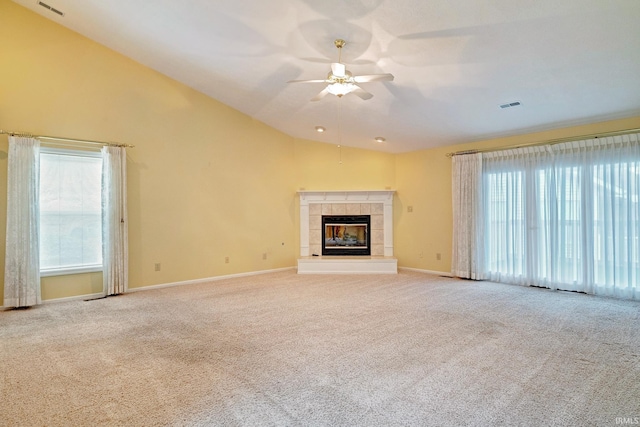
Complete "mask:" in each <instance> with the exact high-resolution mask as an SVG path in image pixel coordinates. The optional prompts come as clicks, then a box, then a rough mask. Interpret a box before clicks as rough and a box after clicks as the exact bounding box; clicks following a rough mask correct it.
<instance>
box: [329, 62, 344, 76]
mask: <svg viewBox="0 0 640 427" xmlns="http://www.w3.org/2000/svg"><path fill="white" fill-rule="evenodd" d="M331 73H332V74H333V75H334V76H336V77H344V76H345V74H346V73H347V67H345V65H344V64H341V63H339V62H332V63H331Z"/></svg>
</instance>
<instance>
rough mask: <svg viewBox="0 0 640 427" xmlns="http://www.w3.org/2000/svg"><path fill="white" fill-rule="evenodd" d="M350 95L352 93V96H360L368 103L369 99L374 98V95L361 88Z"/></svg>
mask: <svg viewBox="0 0 640 427" xmlns="http://www.w3.org/2000/svg"><path fill="white" fill-rule="evenodd" d="M349 93H352V94H354V95H356V96H358V97H359V98H361V99H364V100H365V101H366V100H367V99H371V98H373V95H372V94H370V93H369V92H367V91H366V90H364V89H362V88H360V87H359V88H357V89H354V90H352V91H351V92H349Z"/></svg>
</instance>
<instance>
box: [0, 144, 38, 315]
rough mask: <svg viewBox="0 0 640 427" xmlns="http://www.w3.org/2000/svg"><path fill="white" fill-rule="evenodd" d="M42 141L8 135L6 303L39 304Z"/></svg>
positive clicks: (15, 304) (22, 305) (16, 305)
mask: <svg viewBox="0 0 640 427" xmlns="http://www.w3.org/2000/svg"><path fill="white" fill-rule="evenodd" d="M39 164H40V142H39V141H38V140H36V139H33V138H23V137H13V136H10V137H9V155H8V171H7V241H6V254H5V269H4V306H5V307H27V306H31V305H35V304H39V303H40V301H41V297H40V248H39V234H40V233H39V229H40V218H39V216H40V215H39V193H40V189H39V186H40V166H39Z"/></svg>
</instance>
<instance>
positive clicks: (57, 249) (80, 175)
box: [40, 153, 102, 270]
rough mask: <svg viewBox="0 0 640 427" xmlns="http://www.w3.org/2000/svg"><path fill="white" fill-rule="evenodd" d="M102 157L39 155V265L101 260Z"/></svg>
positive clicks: (79, 264)
mask: <svg viewBox="0 0 640 427" xmlns="http://www.w3.org/2000/svg"><path fill="white" fill-rule="evenodd" d="M101 169H102V159H101V158H99V157H84V156H79V155H67V154H51V153H42V154H41V155H40V268H41V269H45V270H46V269H59V268H74V267H83V266H95V265H101V264H102V232H101V230H102V225H101Z"/></svg>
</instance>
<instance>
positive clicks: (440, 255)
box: [436, 252, 442, 261]
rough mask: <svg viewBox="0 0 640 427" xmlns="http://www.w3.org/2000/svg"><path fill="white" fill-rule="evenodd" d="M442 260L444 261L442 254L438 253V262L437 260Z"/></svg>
mask: <svg viewBox="0 0 640 427" xmlns="http://www.w3.org/2000/svg"><path fill="white" fill-rule="evenodd" d="M441 259H442V254H440V252H438V253H437V254H436V260H437V261H440V260H441Z"/></svg>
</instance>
